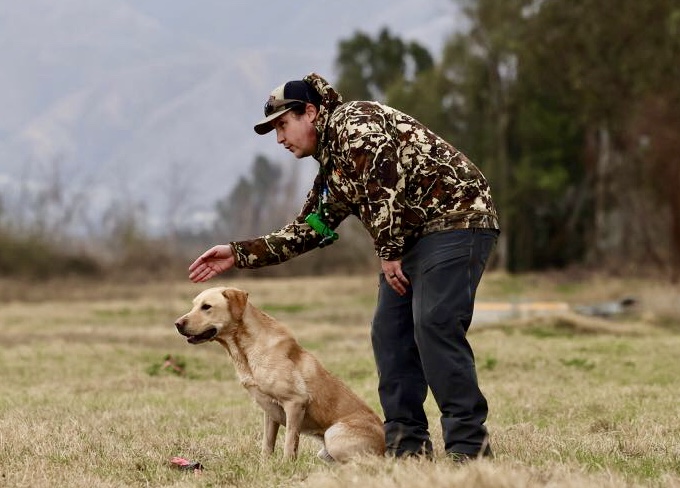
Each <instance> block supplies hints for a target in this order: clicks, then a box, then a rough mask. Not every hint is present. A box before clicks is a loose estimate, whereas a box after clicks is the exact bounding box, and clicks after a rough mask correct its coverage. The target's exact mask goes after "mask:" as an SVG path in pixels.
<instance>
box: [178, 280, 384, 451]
mask: <svg viewBox="0 0 680 488" xmlns="http://www.w3.org/2000/svg"><path fill="white" fill-rule="evenodd" d="M175 326H176V327H177V330H178V331H179V333H180V334H182V335H183V336H185V337H187V338H188V342H189V343H191V344H201V343H204V342H207V341H217V342H219V343H220V344H221V345H222V346H223V347H224V348H225V349H226V350H227V352H228V353H229V355H230V356H231V359H232V361H233V363H234V366H235V368H236V372H237V374H238V377H239V380H240V381H241V384H242V385H243V386H244V387H245V388H246V389H247V390H248V392H249V393H250V395H251V396H252V397H253V399H254V400H255V401H256V402H257V403H258V404H259V405H260V407H262V410H264V432H263V436H262V453H263V454H265V455H271V454H272V453H273V452H274V446H275V444H276V436H277V433H278V430H279V427H280V426H281V425H283V426H285V427H286V432H285V440H284V446H283V454H284V456H285V457H287V458H294V457H296V456H297V450H298V442H299V438H300V434H301V433H303V434H309V435H312V436H315V437H317V438H319V439H320V440H321V441H322V442H323V448H322V449H321V450H320V451H319V453H318V454H317V455H318V456H319V458H321V459H324V460H327V461H333V460H335V461H339V462H344V461H347V460H349V459H350V458H351V457H353V456H356V455H359V454H377V455H383V454H384V453H385V437H384V431H383V425H382V421H381V420H380V418H379V417H378V415H377V414H376V413H375V412H374V411H373V410H372V409H371V408H370V407H369V406H368V405H367V404H366V403H365V402H364V401H363V400H361V399H360V398H359V397H358V396H357V395H356V394H355V393H354V392H352V391H351V390H350V389H349V388H348V387H347V386H346V385H345V384H344V383H343V382H342V381H340V380H339V379H338V378H336V377H334V376H333V375H331V374H330V373H329V372H328V371H327V370H326V369H325V368H324V367H323V366H322V365H321V363H320V362H319V361H318V360H317V359H316V358H315V357H314V356H313V355H312V354H311V353H309V352H308V351H306V350H305V349H303V348H302V347H301V346H300V344H298V342H297V341H296V340H295V338H294V337H293V335H292V334H291V332H290V331H289V330H288V328H287V327H285V326H284V325H283V324H281V323H280V322H278V321H277V320H276V319H274V318H272V317H271V316H269V315H267V314H266V313H264V312H263V311H261V310H259V309H258V308H256V307H255V306H253V305H252V304H251V303H250V302H249V301H248V293H246V292H245V291H242V290H239V289H236V288H226V287H219V288H209V289H207V290H205V291H203V292H201V293H200V294H199V295H198V296H196V298H194V301H193V307H192V309H191V311H190V312H189V313H187V314H185V315H183V316H182V317H180V318H178V319H177V321H176V322H175Z"/></svg>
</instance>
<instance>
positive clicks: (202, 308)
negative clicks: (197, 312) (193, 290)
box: [201, 303, 212, 310]
mask: <svg viewBox="0 0 680 488" xmlns="http://www.w3.org/2000/svg"><path fill="white" fill-rule="evenodd" d="M211 308H212V305H208V304H207V303H204V304H203V305H201V310H210V309H211Z"/></svg>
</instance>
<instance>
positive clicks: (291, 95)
mask: <svg viewBox="0 0 680 488" xmlns="http://www.w3.org/2000/svg"><path fill="white" fill-rule="evenodd" d="M320 101H321V97H320V96H319V94H318V93H317V92H316V90H314V89H313V88H311V87H310V86H309V85H308V84H307V83H305V82H304V81H302V80H295V81H289V82H287V83H284V84H283V85H281V86H277V87H276V88H274V90H272V92H271V93H270V94H269V98H268V99H267V102H266V103H265V104H264V119H262V120H260V121H259V122H258V123H257V124H255V132H257V133H258V134H260V135H262V134H266V133H267V132H269V131H271V130H272V129H273V128H274V127H273V126H272V124H271V122H272V121H273V120H274V119H276V118H277V117H280V116H281V115H283V114H285V113H286V112H288V111H289V110H290V109H291V108H293V107H295V106H296V105H297V104H305V103H313V104H314V105H316V106H317V107H318V105H319V102H320Z"/></svg>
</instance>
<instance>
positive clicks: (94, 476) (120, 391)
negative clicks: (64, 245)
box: [0, 273, 680, 488]
mask: <svg viewBox="0 0 680 488" xmlns="http://www.w3.org/2000/svg"><path fill="white" fill-rule="evenodd" d="M219 284H228V285H231V286H238V287H240V288H244V289H246V290H247V291H249V293H250V298H251V300H252V302H253V303H254V304H256V305H257V306H259V307H261V308H263V309H264V310H265V311H267V312H268V313H270V314H271V315H273V316H275V317H276V318H278V319H280V320H281V321H283V322H285V323H286V324H287V325H289V326H290V328H291V329H292V330H293V331H294V333H295V335H296V337H297V338H298V340H299V341H300V342H301V343H302V344H303V346H305V347H306V348H307V349H309V350H310V351H312V352H313V353H314V354H315V355H316V356H317V357H318V358H319V359H320V360H321V361H322V362H323V363H324V364H325V365H326V367H327V368H328V369H330V370H331V371H332V372H333V373H334V374H336V375H337V376H339V377H341V378H342V379H343V380H345V381H346V382H347V383H348V384H349V385H350V386H351V387H352V388H353V389H354V390H355V391H357V392H358V393H359V394H360V395H361V396H362V397H363V398H364V399H366V400H367V401H368V403H369V404H370V405H372V406H373V407H374V408H376V410H378V411H379V412H380V410H379V404H378V398H377V393H376V384H377V378H376V373H375V368H374V364H373V357H372V352H371V348H370V340H369V327H370V325H369V324H370V320H371V316H372V311H373V305H374V300H375V295H376V291H377V290H376V286H375V277H374V276H369V277H324V278H314V279H310V278H304V279H303V278H299V279H267V280H247V279H238V280H226V279H222V280H216V281H214V282H213V283H211V284H210V285H211V286H212V285H219ZM203 288H205V285H193V284H190V283H185V282H172V283H155V284H134V285H130V284H128V285H121V284H111V283H100V284H93V283H47V284H39V285H36V284H25V283H24V284H21V283H9V282H0V332H1V335H0V378H1V379H0V487H5V486H7V487H32V488H39V487H88V488H90V487H125V486H130V487H138V486H152V487H160V486H163V487H166V486H168V487H180V486H206V487H208V486H211V487H212V486H252V487H272V486H287V487H303V486H304V487H338V488H339V487H345V486H358V485H360V486H362V487H363V488H374V487H375V488H377V487H380V488H382V487H385V488H387V487H390V488H393V487H420V486H422V487H428V488H435V487H459V486H460V487H463V486H465V487H467V486H479V487H508V488H514V487H522V488H532V487H633V486H652V487H662V486H663V487H680V407H679V406H680V375H679V374H678V373H679V371H680V368H679V366H678V364H679V359H678V358H679V357H680V289H678V288H677V287H675V288H674V287H670V286H667V285H664V284H659V283H653V282H645V281H636V282H633V281H622V280H612V279H604V278H596V277H585V278H583V279H581V280H576V279H569V280H567V279H565V278H564V277H562V276H560V275H555V276H508V275H503V274H494V273H490V274H488V275H487V276H485V278H484V281H483V285H482V287H481V289H480V292H479V296H478V302H479V303H480V304H481V302H484V301H492V300H493V301H497V300H502V301H511V302H512V301H514V302H517V301H529V300H549V301H550V300H556V301H564V302H567V303H586V302H592V301H597V300H604V299H611V298H618V297H620V296H622V295H624V294H634V295H636V296H637V297H638V298H639V299H640V300H641V302H640V306H639V307H638V308H637V309H636V310H635V311H634V312H633V313H632V314H630V315H629V316H625V317H621V318H619V319H617V320H614V321H612V320H609V321H604V320H596V319H587V318H583V317H577V316H573V315H569V314H567V315H564V314H562V315H554V316H547V317H534V318H526V317H518V318H508V319H504V320H502V321H500V322H498V323H493V324H484V326H482V325H480V326H474V327H473V328H472V329H471V331H470V334H469V338H470V341H471V343H472V344H473V347H474V348H475V351H476V355H477V366H478V373H479V378H480V384H481V387H482V390H483V391H484V392H485V394H486V395H487V398H488V400H489V404H490V408H491V411H490V417H489V420H488V427H489V430H490V433H491V436H492V437H491V442H492V445H493V447H494V451H495V453H496V458H495V459H494V460H492V461H475V462H472V463H469V464H467V465H465V466H456V465H452V464H451V463H450V462H449V461H447V459H446V458H445V457H444V456H443V452H442V451H443V447H442V442H441V438H440V429H439V420H438V413H437V409H436V406H435V405H434V402H433V401H432V399H431V398H429V399H428V402H427V405H426V406H427V411H428V415H429V419H430V428H431V432H432V436H433V441H434V444H435V449H436V456H435V459H434V461H423V460H410V461H395V460H389V459H361V460H357V461H356V462H352V463H349V464H347V465H327V464H325V463H324V462H322V461H320V460H317V459H316V457H315V454H316V452H317V450H318V447H319V446H318V445H317V444H316V443H315V442H314V441H313V440H311V439H306V438H305V439H303V440H302V442H301V448H300V450H301V455H300V457H299V458H298V459H297V460H296V461H283V460H282V459H281V456H280V455H281V452H280V445H279V446H278V448H277V449H278V450H277V453H276V456H275V457H274V458H273V459H270V460H262V459H260V455H259V450H260V435H261V425H260V424H261V412H260V410H259V408H258V407H256V406H255V404H254V403H253V402H252V401H251V400H250V399H249V397H248V396H247V394H246V392H245V390H244V389H243V388H242V387H241V386H240V385H239V384H238V382H237V380H236V378H235V374H234V369H233V366H232V365H231V361H230V359H229V358H228V356H227V355H226V353H225V351H224V350H223V349H222V348H221V347H219V346H218V345H217V344H214V343H210V344H204V345H200V346H191V345H189V344H187V343H186V342H185V340H184V339H183V338H182V337H180V336H179V334H177V332H176V331H175V329H174V327H173V322H174V319H175V318H176V317H177V316H179V315H181V314H182V313H184V312H185V311H187V310H188V308H189V306H190V302H191V299H192V298H193V297H194V295H195V294H196V293H198V291H200V290H202V289H203ZM168 355H171V356H172V357H173V358H174V361H175V363H176V364H178V365H179V369H180V371H181V373H180V372H178V371H175V370H174V369H172V368H168V367H165V366H164V363H165V359H166V357H167V356H168ZM280 435H281V434H280ZM279 444H280V442H279ZM173 456H181V457H184V458H187V459H189V460H192V461H198V462H200V463H202V464H203V466H204V467H205V469H204V470H203V472H202V474H200V476H197V475H195V474H194V473H192V472H186V471H180V470H178V469H177V468H175V467H173V466H172V465H171V464H170V463H169V460H170V459H171V458H172V457H173Z"/></svg>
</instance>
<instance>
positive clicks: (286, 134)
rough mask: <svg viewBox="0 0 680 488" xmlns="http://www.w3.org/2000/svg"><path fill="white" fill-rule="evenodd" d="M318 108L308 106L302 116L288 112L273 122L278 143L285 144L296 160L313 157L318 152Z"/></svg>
mask: <svg viewBox="0 0 680 488" xmlns="http://www.w3.org/2000/svg"><path fill="white" fill-rule="evenodd" d="M316 114H317V112H316V107H314V105H312V104H307V110H306V111H305V113H304V114H302V115H297V114H295V113H293V112H292V111H288V112H286V113H285V114H283V115H282V116H281V117H279V118H278V119H276V120H274V121H273V122H272V125H273V126H274V129H275V130H276V142H278V143H279V144H283V145H284V147H285V148H286V149H288V150H289V151H290V152H292V153H293V154H294V155H295V157H296V158H298V159H300V158H304V157H306V156H312V155H314V153H315V152H316V142H317V141H316V129H315V128H314V120H315V119H316Z"/></svg>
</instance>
